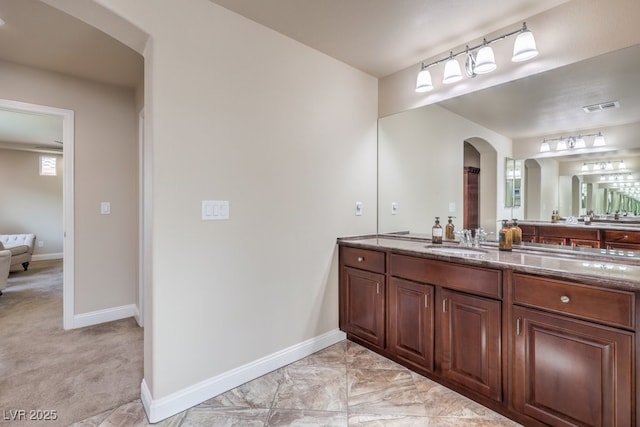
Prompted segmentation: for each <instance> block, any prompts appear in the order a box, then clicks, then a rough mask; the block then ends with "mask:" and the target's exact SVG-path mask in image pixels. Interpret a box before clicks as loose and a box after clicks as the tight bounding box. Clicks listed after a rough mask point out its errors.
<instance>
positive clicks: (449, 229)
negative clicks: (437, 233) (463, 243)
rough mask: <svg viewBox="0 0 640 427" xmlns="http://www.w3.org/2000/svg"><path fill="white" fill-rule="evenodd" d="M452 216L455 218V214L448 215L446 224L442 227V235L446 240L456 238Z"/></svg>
mask: <svg viewBox="0 0 640 427" xmlns="http://www.w3.org/2000/svg"><path fill="white" fill-rule="evenodd" d="M453 218H455V216H449V221H448V222H447V225H446V226H445V228H444V237H445V238H446V239H447V240H454V239H455V238H456V234H455V228H456V227H455V225H453Z"/></svg>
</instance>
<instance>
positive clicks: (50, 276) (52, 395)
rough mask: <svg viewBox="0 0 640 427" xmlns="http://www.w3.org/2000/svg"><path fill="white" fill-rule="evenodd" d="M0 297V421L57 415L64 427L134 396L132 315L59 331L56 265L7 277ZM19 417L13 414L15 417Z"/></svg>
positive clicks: (138, 358) (138, 364)
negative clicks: (23, 415)
mask: <svg viewBox="0 0 640 427" xmlns="http://www.w3.org/2000/svg"><path fill="white" fill-rule="evenodd" d="M9 286H10V287H8V288H7V289H6V290H5V291H4V294H3V295H2V296H0V424H5V423H9V424H13V423H12V422H11V421H9V420H7V418H9V419H10V418H11V417H12V415H13V414H16V412H10V411H20V410H24V411H26V416H27V418H29V411H31V410H43V411H56V412H57V420H55V421H54V422H43V421H39V422H38V421H29V420H27V421H18V422H15V424H16V425H19V426H28V425H40V426H42V425H52V426H67V425H69V424H71V423H73V422H75V421H79V420H83V419H85V418H87V417H90V416H92V415H95V414H98V413H100V412H103V411H105V410H107V409H111V408H115V407H117V406H120V405H122V404H123V403H126V402H130V401H132V400H134V399H137V398H139V397H140V382H141V381H142V359H143V330H142V328H140V327H138V325H137V323H136V322H135V320H134V319H133V318H130V319H123V320H118V321H115V322H110V323H107V324H103V325H97V326H91V327H86V328H82V329H76V330H71V331H65V330H64V329H63V328H62V262H61V261H39V262H33V263H31V265H30V266H29V271H27V272H18V273H11V275H10V277H9ZM18 414H19V413H18Z"/></svg>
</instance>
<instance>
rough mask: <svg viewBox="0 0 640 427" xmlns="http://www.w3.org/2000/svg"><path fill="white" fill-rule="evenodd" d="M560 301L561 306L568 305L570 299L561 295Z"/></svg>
mask: <svg viewBox="0 0 640 427" xmlns="http://www.w3.org/2000/svg"><path fill="white" fill-rule="evenodd" d="M560 301H561V302H562V303H563V304H569V301H571V299H570V298H569V297H568V296H566V295H562V296H561V297H560Z"/></svg>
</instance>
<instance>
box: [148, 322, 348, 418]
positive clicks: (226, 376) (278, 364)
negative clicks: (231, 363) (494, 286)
mask: <svg viewBox="0 0 640 427" xmlns="http://www.w3.org/2000/svg"><path fill="white" fill-rule="evenodd" d="M345 338H346V335H345V333H344V332H341V331H340V330H338V329H334V330H333V331H329V332H327V333H325V334H323V335H320V336H317V337H314V338H311V339H309V340H307V341H304V342H301V343H299V344H296V345H293V346H291V347H289V348H285V349H284V350H280V351H278V352H276V353H273V354H270V355H268V356H265V357H263V358H261V359H258V360H255V361H253V362H250V363H247V364H246V365H243V366H240V367H238V368H235V369H232V370H230V371H227V372H224V373H222V374H220V375H217V376H215V377H212V378H209V379H207V380H204V381H202V382H200V383H197V384H194V385H192V386H190V387H187V388H185V389H182V390H179V391H177V392H175V393H172V394H170V395H168V396H165V397H162V398H160V399H154V398H153V396H152V395H151V391H150V390H149V387H148V386H147V383H146V381H145V380H144V379H143V380H142V384H141V385H140V397H141V399H142V405H143V406H144V410H145V411H146V413H147V417H148V418H149V422H151V423H157V422H159V421H162V420H164V419H166V418H169V417H171V416H173V415H175V414H178V413H180V412H182V411H185V410H187V409H189V408H191V407H193V406H196V405H198V404H200V403H202V402H204V401H206V400H209V399H211V398H212V397H215V396H217V395H219V394H222V393H224V392H226V391H229V390H231V389H234V388H236V387H238V386H239V385H242V384H244V383H246V382H248V381H251V380H253V379H256V378H258V377H260V376H262V375H265V374H267V373H269V372H272V371H275V370H276V369H279V368H282V367H283V366H286V365H288V364H290V363H293V362H295V361H297V360H300V359H302V358H304V357H307V356H309V355H310V354H313V353H315V352H317V351H319V350H322V349H324V348H327V347H329V346H331V345H333V344H336V343H339V342H340V341H342V340H344V339H345Z"/></svg>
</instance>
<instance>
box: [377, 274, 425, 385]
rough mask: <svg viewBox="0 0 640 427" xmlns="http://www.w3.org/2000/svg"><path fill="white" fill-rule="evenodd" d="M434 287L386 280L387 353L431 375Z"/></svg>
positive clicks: (406, 281)
mask: <svg viewBox="0 0 640 427" xmlns="http://www.w3.org/2000/svg"><path fill="white" fill-rule="evenodd" d="M434 304H435V298H434V287H433V286H430V285H425V284H422V283H416V282H410V281H408V280H403V279H398V278H396V277H391V278H390V279H389V304H388V313H389V342H388V347H389V351H390V352H391V353H393V354H394V355H395V356H397V357H398V358H399V359H401V360H403V361H405V362H407V363H409V364H411V365H416V366H417V367H419V368H421V369H425V370H427V371H429V372H433V369H434V365H433V361H434V356H433V352H434V335H433V334H434V326H433V324H434V319H433V314H434Z"/></svg>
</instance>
